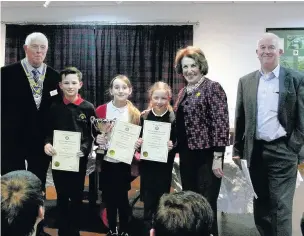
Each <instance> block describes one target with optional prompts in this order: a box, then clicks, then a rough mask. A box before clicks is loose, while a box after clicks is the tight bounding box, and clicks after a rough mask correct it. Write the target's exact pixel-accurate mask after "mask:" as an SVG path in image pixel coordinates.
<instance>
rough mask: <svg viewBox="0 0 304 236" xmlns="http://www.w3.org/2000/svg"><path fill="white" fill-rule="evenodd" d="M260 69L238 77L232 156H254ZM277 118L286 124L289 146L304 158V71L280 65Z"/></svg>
mask: <svg viewBox="0 0 304 236" xmlns="http://www.w3.org/2000/svg"><path fill="white" fill-rule="evenodd" d="M259 80H260V72H259V71H254V72H252V73H250V74H248V75H245V76H244V77H242V78H241V79H240V80H239V84H238V92H237V101H236V108H235V141H234V147H233V156H240V157H241V158H243V159H246V160H247V161H248V165H250V160H251V158H252V151H253V144H254V139H255V135H256V120H257V89H258V85H259ZM278 119H279V122H280V124H281V125H282V126H283V127H284V128H285V131H286V132H287V138H288V147H289V148H290V149H291V150H292V151H294V152H295V153H297V154H298V156H299V162H303V161H304V74H302V73H300V72H297V71H294V70H291V69H287V68H284V67H280V74H279V107H278Z"/></svg>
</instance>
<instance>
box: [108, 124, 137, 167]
mask: <svg viewBox="0 0 304 236" xmlns="http://www.w3.org/2000/svg"><path fill="white" fill-rule="evenodd" d="M140 131H141V126H138V125H134V124H131V123H127V122H123V121H116V123H115V126H114V127H113V130H112V134H111V138H110V145H109V148H108V152H107V156H108V157H110V158H112V159H115V160H117V161H121V162H124V163H127V164H129V165H131V162H132V160H133V156H134V152H135V148H134V147H135V143H136V141H137V140H138V138H139V135H140Z"/></svg>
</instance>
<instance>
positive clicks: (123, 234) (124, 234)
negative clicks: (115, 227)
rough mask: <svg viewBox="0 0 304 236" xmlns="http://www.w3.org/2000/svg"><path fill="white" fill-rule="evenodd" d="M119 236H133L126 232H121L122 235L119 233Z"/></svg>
mask: <svg viewBox="0 0 304 236" xmlns="http://www.w3.org/2000/svg"><path fill="white" fill-rule="evenodd" d="M119 236H131V234H128V233H126V232H121V233H119Z"/></svg>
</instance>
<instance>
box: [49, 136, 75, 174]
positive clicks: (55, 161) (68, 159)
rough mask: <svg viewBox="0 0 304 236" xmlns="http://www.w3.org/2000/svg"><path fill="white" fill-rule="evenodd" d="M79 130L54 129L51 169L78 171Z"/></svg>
mask: <svg viewBox="0 0 304 236" xmlns="http://www.w3.org/2000/svg"><path fill="white" fill-rule="evenodd" d="M80 140H81V133H80V132H71V131H62V130H54V138H53V147H54V149H55V150H56V155H55V156H53V157H52V169H54V170H64V171H74V172H79V157H77V152H79V151H80Z"/></svg>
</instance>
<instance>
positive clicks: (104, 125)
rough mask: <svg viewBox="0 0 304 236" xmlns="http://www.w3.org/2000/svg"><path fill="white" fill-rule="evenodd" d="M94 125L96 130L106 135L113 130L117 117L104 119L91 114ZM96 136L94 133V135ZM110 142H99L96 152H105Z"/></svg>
mask: <svg viewBox="0 0 304 236" xmlns="http://www.w3.org/2000/svg"><path fill="white" fill-rule="evenodd" d="M90 121H91V124H92V126H94V128H95V130H96V131H97V133H98V134H100V135H102V136H103V137H106V136H107V134H108V133H109V132H110V131H111V129H112V128H113V126H114V124H115V119H114V120H110V119H103V118H95V117H94V116H91V118H90ZM92 136H93V137H94V135H92ZM107 148H108V144H107V143H106V144H104V145H102V144H99V145H98V148H97V149H96V153H98V154H105V150H107Z"/></svg>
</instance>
